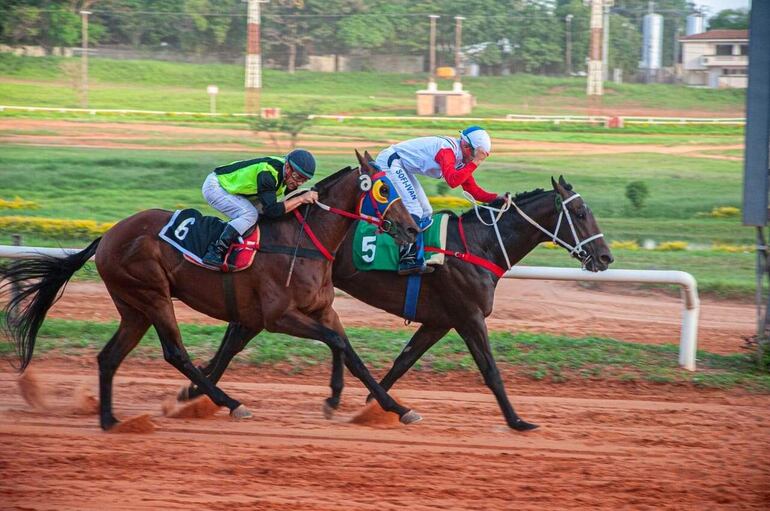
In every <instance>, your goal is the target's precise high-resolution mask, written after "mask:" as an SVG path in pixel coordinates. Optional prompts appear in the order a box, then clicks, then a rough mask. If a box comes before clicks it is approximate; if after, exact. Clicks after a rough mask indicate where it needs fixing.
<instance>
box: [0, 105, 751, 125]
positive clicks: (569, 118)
mask: <svg viewBox="0 0 770 511" xmlns="http://www.w3.org/2000/svg"><path fill="white" fill-rule="evenodd" d="M0 112H52V113H72V114H89V115H92V116H97V115H100V114H101V115H108V116H109V115H129V114H130V115H154V116H166V117H205V118H214V119H216V118H218V117H219V118H227V117H240V118H249V117H256V116H258V115H259V114H250V113H210V112H166V111H162V110H137V109H106V108H59V107H44V106H23V105H0ZM613 118H617V119H619V120H620V121H621V123H622V125H627V124H682V125H686V124H723V125H737V126H743V125H744V124H746V119H745V118H743V117H716V118H706V117H645V116H623V115H621V116H607V115H523V114H508V115H506V116H505V117H426V116H416V115H413V116H409V115H402V116H385V115H380V116H377V115H308V119H330V120H335V121H338V122H344V121H346V120H369V121H458V122H489V121H495V122H530V123H550V124H561V123H581V124H601V125H606V124H607V123H608V122H610V120H611V119H613Z"/></svg>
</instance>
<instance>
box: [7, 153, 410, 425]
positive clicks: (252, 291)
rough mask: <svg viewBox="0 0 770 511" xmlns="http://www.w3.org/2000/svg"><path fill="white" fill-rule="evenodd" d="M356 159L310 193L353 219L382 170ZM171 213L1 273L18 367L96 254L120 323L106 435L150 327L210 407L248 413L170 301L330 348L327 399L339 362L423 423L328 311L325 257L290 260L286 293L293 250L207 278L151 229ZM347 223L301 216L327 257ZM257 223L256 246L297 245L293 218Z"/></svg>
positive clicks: (106, 353)
mask: <svg viewBox="0 0 770 511" xmlns="http://www.w3.org/2000/svg"><path fill="white" fill-rule="evenodd" d="M356 155H357V156H358V159H359V162H360V164H361V170H360V171H358V172H356V171H355V170H354V169H351V168H349V167H348V168H346V169H342V170H340V171H339V172H337V173H335V174H333V175H331V176H329V177H327V178H325V179H323V180H322V181H320V182H319V183H318V184H317V185H316V186H315V188H316V189H317V191H318V195H319V201H320V202H322V203H326V204H327V205H328V206H332V207H335V208H337V209H338V210H342V211H344V212H351V211H353V210H355V209H356V207H357V205H358V204H360V201H361V198H362V195H365V193H366V192H367V190H369V189H371V187H372V181H376V180H377V179H380V177H378V176H381V175H382V173H379V172H378V171H377V169H375V168H373V167H371V166H370V161H371V158H370V157H369V155H368V153H366V159H364V158H362V157H361V155H360V154H358V152H356ZM375 174H376V175H375ZM387 186H388V185H387V183H382V184H380V186H378V190H379V191H380V197H382V195H383V194H384V196H385V197H388V195H389V193H388V192H389V191H388V190H387ZM372 200H373V199H372ZM387 201H388V204H387V205H386V206H387V207H386V208H383V216H386V217H387V220H386V221H385V222H386V223H387V224H388V226H389V232H390V234H391V235H392V236H393V237H394V238H395V239H396V241H397V242H399V243H410V242H413V241H414V239H415V236H416V233H417V225H416V224H415V223H414V221H413V220H412V218H411V216H410V215H409V214H408V213H407V211H406V208H405V207H404V205H403V204H402V203H401V201H400V198H398V196H397V194H396V195H395V197H393V199H392V200H391V199H390V198H389V199H388V200H387ZM171 214H172V213H171V212H169V211H163V210H147V211H143V212H140V213H137V214H135V215H133V216H131V217H129V218H126V219H125V220H122V221H121V222H119V223H117V224H116V225H115V226H114V227H112V228H111V229H110V230H109V231H107V232H106V233H105V234H104V236H103V237H102V238H99V239H96V240H95V241H93V242H92V243H91V244H90V245H89V246H88V248H86V249H85V250H83V251H81V252H79V253H77V254H73V255H70V256H68V257H66V258H63V259H57V258H52V257H44V256H39V257H36V258H33V259H27V260H22V261H18V262H16V263H14V264H12V265H10V267H8V268H7V269H6V270H4V274H5V277H6V279H7V281H8V282H7V283H6V285H9V284H11V285H19V286H20V287H21V289H22V291H21V293H20V294H19V295H18V296H16V297H15V298H13V299H12V300H11V302H10V303H9V304H8V305H7V307H6V321H7V324H6V327H7V330H8V331H9V333H10V336H11V339H12V341H13V342H14V344H15V345H16V349H17V353H18V354H19V357H20V360H21V368H20V369H21V370H24V369H25V368H26V366H27V365H28V364H29V362H30V360H31V358H32V353H33V350H34V346H35V339H36V336H37V333H38V329H39V328H40V325H41V324H42V322H43V320H44V319H45V315H46V313H47V311H48V309H49V308H50V307H51V306H52V305H53V303H54V302H55V301H56V299H57V298H58V296H59V295H60V292H61V290H62V288H63V287H64V286H65V284H66V283H67V281H68V280H69V279H70V277H72V275H73V273H74V272H75V271H77V270H78V269H79V268H81V267H82V266H83V265H84V264H85V263H86V261H88V260H89V258H91V256H93V255H96V266H97V269H98V271H99V274H100V275H101V277H102V279H103V281H104V284H105V285H106V286H107V290H108V291H109V293H110V296H111V297H112V299H113V301H114V302H115V306H116V307H117V309H118V312H119V313H120V318H121V319H120V326H119V327H118V330H117V332H115V334H114V335H113V337H112V339H111V340H110V341H109V342H108V343H107V345H106V346H105V347H104V349H103V350H102V351H101V353H99V356H98V362H99V391H100V424H101V427H102V429H105V430H107V429H110V428H111V427H113V426H114V425H115V424H117V422H118V421H117V419H116V418H115V417H114V416H113V414H112V379H113V375H114V374H115V371H116V370H117V369H118V366H119V365H120V363H121V361H122V360H123V359H124V357H125V356H126V355H127V354H128V353H129V352H130V351H131V350H132V349H133V348H134V347H135V346H136V345H137V343H138V342H139V340H140V339H141V338H142V336H144V334H145V332H146V331H147V330H148V329H149V327H150V326H153V327H154V328H155V330H156V332H157V334H158V337H159V339H160V342H161V345H162V347H163V355H164V357H165V359H166V361H168V362H169V363H170V364H171V365H173V366H174V367H175V368H177V369H178V370H179V371H180V372H181V373H182V374H184V375H185V376H186V377H188V378H189V379H190V381H191V382H192V383H193V384H194V385H195V386H196V387H197V388H200V389H201V390H202V392H203V393H204V394H206V395H208V396H209V397H210V398H211V399H212V401H214V403H216V404H217V405H220V406H226V407H227V408H229V409H230V414H231V415H232V416H233V417H235V418H245V417H249V416H251V413H250V412H249V411H248V409H246V408H245V407H244V406H243V405H242V404H241V403H240V402H238V401H236V400H235V399H232V398H231V397H229V396H228V395H226V394H225V393H224V392H223V391H222V390H220V389H219V388H218V387H217V386H216V385H215V382H212V381H211V380H209V379H208V378H207V377H206V376H204V375H203V373H202V372H201V371H200V370H199V369H198V368H196V367H195V366H194V365H193V364H192V362H191V361H190V357H189V356H188V354H187V351H186V350H185V348H184V345H183V344H182V337H181V334H180V332H179V328H178V326H177V322H176V318H175V316H174V307H173V305H172V302H171V298H172V297H176V298H179V299H180V300H182V301H183V302H185V303H186V304H188V305H189V306H191V307H192V308H194V309H196V310H198V311H200V312H202V313H204V314H207V315H209V316H211V317H214V318H218V319H221V320H223V321H230V322H233V321H238V322H239V323H240V324H242V325H244V327H246V328H249V331H250V332H251V333H252V335H256V334H257V333H259V332H260V331H261V330H263V329H266V330H268V331H270V332H281V333H286V334H289V335H293V336H297V337H303V338H307V339H316V340H319V341H322V342H324V343H325V344H327V345H328V346H329V347H330V348H331V350H332V353H333V358H334V360H335V372H334V377H333V379H332V392H333V393H338V390H337V387H338V386H340V385H341V384H342V364H343V363H344V364H345V365H346V366H347V367H348V369H349V370H350V372H351V373H353V374H354V375H355V376H356V377H358V378H359V379H361V381H362V382H363V383H364V385H366V387H367V389H369V391H370V392H371V393H372V394H373V395H374V396H375V397H376V399H377V400H378V402H379V403H380V404H382V406H383V408H385V409H386V410H389V411H393V412H395V413H398V415H399V416H400V417H401V421H402V422H404V423H407V424H408V423H410V422H414V421H416V420H419V419H420V417H419V415H417V414H416V413H415V412H412V411H410V410H409V409H407V408H405V407H403V406H401V405H399V404H398V403H397V402H395V401H394V400H393V399H392V398H391V397H390V396H389V395H388V394H387V393H386V392H385V391H384V390H383V389H382V388H381V387H380V386H379V385H378V384H377V382H376V381H375V380H374V378H373V377H372V376H371V374H370V373H369V371H368V370H367V368H366V367H365V366H364V364H363V363H362V361H361V359H360V358H359V357H358V355H357V354H356V352H355V351H354V350H353V348H352V346H351V345H350V342H349V340H348V338H347V337H346V336H345V332H344V330H343V327H342V324H341V322H340V320H339V318H338V317H337V314H336V312H335V311H334V309H332V301H333V299H334V288H333V286H332V281H331V262H330V261H329V260H327V259H325V258H322V257H321V258H312V257H302V258H300V259H297V261H296V268H293V277H292V280H291V285H290V286H289V287H287V286H286V282H287V273H288V271H289V267H290V262H291V257H292V251H291V250H288V251H286V252H288V253H259V254H258V255H257V257H256V258H255V261H254V263H253V264H252V266H251V267H250V268H249V269H248V270H244V271H241V272H238V273H234V274H222V273H217V272H213V271H210V270H207V269H204V268H201V267H199V266H196V265H194V264H191V263H190V262H188V261H187V260H185V259H184V258H183V257H182V256H181V255H180V254H179V253H178V252H177V251H176V250H175V249H173V248H172V247H171V246H170V245H168V244H167V243H164V242H162V241H161V240H160V239H159V237H158V232H159V231H160V230H161V228H162V227H163V226H164V225H165V224H166V223H167V222H168V221H169V218H170V217H171ZM352 221H353V220H352V219H351V218H349V217H346V216H341V215H337V214H332V213H327V212H323V211H320V210H319V211H316V214H315V215H312V218H307V219H306V222H307V226H309V227H310V229H311V230H312V231H313V232H314V233H315V234H316V236H317V239H318V240H319V241H320V243H321V245H323V247H325V248H326V249H328V250H329V251H336V250H337V248H338V247H339V245H340V243H341V242H342V240H343V238H344V236H345V233H346V232H347V231H348V228H349V227H350V225H351V223H352ZM260 225H261V229H262V238H261V243H262V244H263V245H274V246H276V245H277V246H281V245H283V246H284V247H285V246H287V245H294V244H295V243H298V221H297V220H296V219H294V218H292V217H291V216H284V217H283V218H281V219H278V220H275V221H268V222H261V223H260ZM303 227H304V226H303ZM298 247H299V250H300V251H302V252H301V253H302V254H308V253H311V252H316V253H317V251H316V250H315V248H314V244H313V243H311V242H310V241H308V239H307V238H306V237H303V238H302V240H301V243H300V244H299V245H298ZM290 248H293V247H290ZM318 248H319V250H320V249H321V247H318ZM296 253H297V252H296V251H295V252H294V254H296ZM228 280H229V282H228ZM227 288H229V289H230V292H228V291H227ZM226 295H227V296H226ZM330 399H331V398H330Z"/></svg>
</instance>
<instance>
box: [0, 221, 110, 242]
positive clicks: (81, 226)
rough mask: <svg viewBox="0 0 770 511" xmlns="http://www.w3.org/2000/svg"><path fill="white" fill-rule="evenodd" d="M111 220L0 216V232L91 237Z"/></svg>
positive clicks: (47, 236) (55, 237)
mask: <svg viewBox="0 0 770 511" xmlns="http://www.w3.org/2000/svg"><path fill="white" fill-rule="evenodd" d="M113 225H115V224H114V223H112V222H96V221H94V220H63V219H59V218H39V217H29V216H3V217H0V232H7V233H11V234H35V235H38V236H44V237H46V238H53V239H72V238H76V239H77V238H82V239H91V238H95V237H97V236H101V235H102V234H104V233H105V232H106V231H107V230H108V229H109V228H110V227H112V226H113Z"/></svg>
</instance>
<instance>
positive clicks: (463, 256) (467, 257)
mask: <svg viewBox="0 0 770 511" xmlns="http://www.w3.org/2000/svg"><path fill="white" fill-rule="evenodd" d="M457 229H458V230H459V231H460V239H461V240H462V242H463V247H465V252H452V251H451V250H444V249H443V248H436V247H425V251H426V252H438V253H440V254H446V255H450V256H452V257H456V258H457V259H459V260H461V261H465V262H466V263H471V264H475V265H476V266H481V267H482V268H484V269H486V270H489V271H491V272H492V273H494V274H495V275H496V276H497V278H498V279H499V278H501V277H502V276H503V275H505V270H504V269H502V268H501V267H500V266H498V265H496V264H495V263H493V262H492V261H490V260H488V259H484V258H483V257H479V256H477V255H474V254H471V251H470V250H468V241H467V240H466V239H465V229H464V228H463V219H462V217H459V220H458V222H457Z"/></svg>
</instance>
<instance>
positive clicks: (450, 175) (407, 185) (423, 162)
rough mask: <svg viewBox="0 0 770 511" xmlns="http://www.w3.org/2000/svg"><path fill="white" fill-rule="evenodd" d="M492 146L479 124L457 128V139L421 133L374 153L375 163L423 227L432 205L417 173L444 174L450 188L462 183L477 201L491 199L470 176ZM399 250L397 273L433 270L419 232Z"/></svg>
mask: <svg viewBox="0 0 770 511" xmlns="http://www.w3.org/2000/svg"><path fill="white" fill-rule="evenodd" d="M491 150H492V141H491V140H490V138H489V134H488V133H487V132H486V131H485V130H483V129H481V128H480V127H479V126H470V127H468V128H466V129H464V130H462V131H461V132H460V138H459V139H454V138H450V137H442V136H435V137H421V138H414V139H411V140H407V141H405V142H400V143H398V144H395V145H392V146H390V147H388V148H387V149H385V150H384V151H382V152H380V154H378V155H377V159H376V163H377V165H378V166H379V167H380V168H382V169H383V170H385V172H386V173H387V175H388V177H389V178H390V180H391V181H392V182H393V184H394V185H395V187H396V188H397V189H398V192H399V195H401V200H402V201H403V203H404V206H406V209H407V211H409V213H411V215H412V216H413V217H414V219H415V222H417V224H418V225H419V226H420V228H421V229H422V230H425V229H426V228H427V227H428V226H430V223H431V214H432V213H433V208H432V207H431V205H430V202H428V197H427V196H426V195H425V191H424V190H423V189H422V186H420V182H419V181H418V180H417V177H416V174H420V175H423V176H428V177H432V178H435V179H440V178H443V179H444V180H445V181H446V182H447V184H448V185H449V186H450V187H451V188H456V187H457V186H461V187H462V188H463V190H465V191H467V192H468V193H470V194H471V195H472V196H473V198H474V199H476V200H477V201H481V202H491V201H493V200H495V199H496V198H497V195H495V194H493V193H489V192H487V191H485V190H484V189H482V188H481V187H480V186H479V185H478V184H476V180H475V179H474V178H473V172H474V171H475V170H476V168H477V167H478V166H479V165H481V162H483V161H484V159H485V158H486V157H487V156H489V153H490V152H491ZM399 252H400V253H399V256H400V260H399V263H398V273H399V275H409V274H412V273H430V272H432V271H433V268H432V267H430V266H427V265H426V264H425V254H424V247H423V246H422V234H420V235H418V236H417V241H416V242H415V243H412V244H409V245H402V246H401V248H400V251H399Z"/></svg>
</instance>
